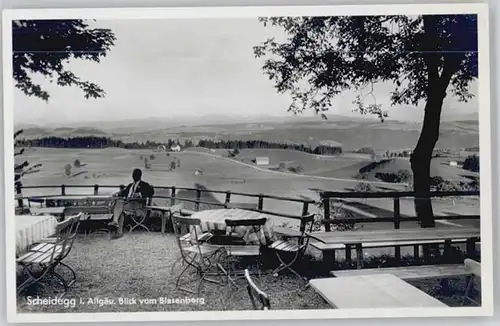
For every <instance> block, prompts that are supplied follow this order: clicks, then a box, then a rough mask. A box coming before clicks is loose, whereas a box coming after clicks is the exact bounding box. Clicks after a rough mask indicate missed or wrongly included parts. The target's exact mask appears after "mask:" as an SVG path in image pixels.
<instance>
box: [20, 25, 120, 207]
mask: <svg viewBox="0 0 500 326" xmlns="http://www.w3.org/2000/svg"><path fill="white" fill-rule="evenodd" d="M115 40H116V38H115V35H114V34H113V32H112V31H111V30H109V29H102V28H91V27H90V25H89V24H88V22H86V21H83V20H14V21H13V22H12V68H13V78H14V82H15V87H16V88H18V89H20V90H21V91H22V92H23V93H24V94H26V95H27V96H35V97H38V98H40V99H42V100H45V101H48V100H49V97H50V95H49V93H48V92H47V91H45V90H44V89H43V88H42V87H41V86H40V85H39V84H36V83H34V82H33V79H32V77H33V75H37V74H38V75H42V76H43V77H45V78H47V79H48V80H49V81H50V82H56V83H57V85H59V86H77V87H79V88H80V89H81V90H82V91H83V92H84V97H85V98H87V99H88V98H100V97H103V96H104V95H105V92H104V90H103V89H102V88H100V87H99V86H98V85H96V84H95V83H92V82H89V81H85V80H81V79H80V78H79V77H78V76H76V75H75V74H74V73H73V72H71V71H70V70H68V69H67V68H66V67H65V64H66V63H68V62H69V61H70V60H72V59H83V60H90V61H94V62H100V60H101V58H103V57H105V56H106V54H107V52H108V51H109V50H110V49H111V47H112V46H113V45H114V42H115ZM22 132H23V131H22V130H19V131H17V132H15V134H14V139H16V138H17V137H18V136H19V135H20V134H21V133H22ZM23 153H24V149H20V150H19V151H15V153H14V156H20V155H22V154H23ZM41 166H42V165H41V164H35V165H30V163H29V162H28V161H23V162H22V163H19V164H15V165H14V171H15V177H14V178H15V179H14V184H15V186H16V188H17V189H18V190H20V189H21V187H22V182H21V178H22V177H23V176H24V175H26V174H29V173H36V172H39V171H40V167H41ZM19 195H20V194H19ZM18 204H19V206H22V200H19V201H18Z"/></svg>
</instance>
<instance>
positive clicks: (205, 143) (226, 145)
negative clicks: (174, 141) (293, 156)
mask: <svg viewBox="0 0 500 326" xmlns="http://www.w3.org/2000/svg"><path fill="white" fill-rule="evenodd" d="M198 146H199V147H204V148H209V149H233V150H234V149H254V148H265V149H290V150H295V151H300V152H305V153H310V154H317V155H335V154H341V153H342V148H341V147H333V146H324V145H320V146H317V147H315V148H314V149H313V148H311V147H310V146H306V145H304V144H286V143H277V142H268V141H265V140H219V141H214V140H200V141H199V142H198Z"/></svg>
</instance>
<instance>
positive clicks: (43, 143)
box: [16, 136, 342, 155]
mask: <svg viewBox="0 0 500 326" xmlns="http://www.w3.org/2000/svg"><path fill="white" fill-rule="evenodd" d="M175 145H181V146H183V147H184V148H188V147H203V148H208V149H232V150H235V149H253V148H265V149H290V150H296V151H300V152H305V153H310V154H316V155H335V154H341V153H342V148H341V147H333V146H324V145H320V146H317V147H315V148H311V147H310V146H306V145H303V144H286V143H278V142H268V141H264V140H246V141H243V140H226V141H225V140H220V141H214V140H204V139H202V140H200V141H198V143H197V144H196V143H194V142H193V141H192V140H189V139H188V140H185V141H184V144H183V145H182V144H180V143H179V142H178V141H177V140H173V139H168V140H166V141H165V142H162V143H159V142H155V141H149V140H148V141H146V142H142V143H140V142H127V143H126V142H123V141H121V140H114V139H111V138H108V137H94V136H86V137H70V138H61V137H44V138H39V139H19V140H16V146H22V147H50V148H107V147H118V148H126V149H152V148H158V147H160V146H165V147H167V150H168V149H169V148H171V147H172V146H175Z"/></svg>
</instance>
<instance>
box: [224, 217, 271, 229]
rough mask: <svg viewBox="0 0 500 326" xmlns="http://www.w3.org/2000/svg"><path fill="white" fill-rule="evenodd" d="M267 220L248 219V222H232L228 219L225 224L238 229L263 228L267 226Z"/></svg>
mask: <svg viewBox="0 0 500 326" xmlns="http://www.w3.org/2000/svg"><path fill="white" fill-rule="evenodd" d="M266 222H267V218H265V217H263V218H258V219H246V220H243V219H241V220H231V219H226V220H225V223H226V226H228V227H237V226H263V225H264V224H266Z"/></svg>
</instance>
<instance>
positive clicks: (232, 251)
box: [219, 217, 267, 288]
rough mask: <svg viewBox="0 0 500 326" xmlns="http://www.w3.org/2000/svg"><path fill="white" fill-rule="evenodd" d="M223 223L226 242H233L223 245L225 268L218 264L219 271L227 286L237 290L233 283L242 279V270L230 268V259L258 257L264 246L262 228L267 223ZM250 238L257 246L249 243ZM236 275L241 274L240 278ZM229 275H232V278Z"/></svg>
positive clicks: (238, 221)
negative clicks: (224, 277) (225, 277)
mask: <svg viewBox="0 0 500 326" xmlns="http://www.w3.org/2000/svg"><path fill="white" fill-rule="evenodd" d="M225 223H226V236H227V237H226V241H228V239H232V240H233V242H228V243H227V244H224V248H225V256H222V258H223V262H225V263H226V266H225V267H224V266H222V263H219V269H221V270H222V271H223V273H224V274H225V275H226V276H227V280H228V284H229V283H231V284H233V285H234V286H235V287H236V288H238V286H237V285H236V282H235V281H236V279H238V278H240V277H244V270H237V269H235V268H234V266H231V265H233V264H232V263H233V261H232V259H233V258H243V257H256V258H257V257H259V256H260V254H261V247H262V246H265V245H266V243H265V241H266V240H265V235H264V232H263V227H264V225H265V224H266V223H267V218H265V217H264V218H260V219H241V220H230V219H226V220H225ZM238 229H239V230H238ZM242 230H243V231H242ZM238 231H239V232H238ZM252 237H253V238H254V239H255V240H254V241H253V242H257V244H253V243H249V241H250V240H251V238H252ZM259 272H260V270H259ZM238 274H241V276H238ZM231 275H234V277H232V276H231Z"/></svg>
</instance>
